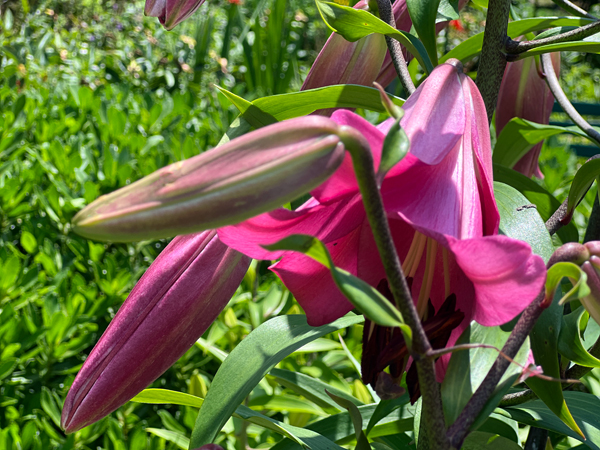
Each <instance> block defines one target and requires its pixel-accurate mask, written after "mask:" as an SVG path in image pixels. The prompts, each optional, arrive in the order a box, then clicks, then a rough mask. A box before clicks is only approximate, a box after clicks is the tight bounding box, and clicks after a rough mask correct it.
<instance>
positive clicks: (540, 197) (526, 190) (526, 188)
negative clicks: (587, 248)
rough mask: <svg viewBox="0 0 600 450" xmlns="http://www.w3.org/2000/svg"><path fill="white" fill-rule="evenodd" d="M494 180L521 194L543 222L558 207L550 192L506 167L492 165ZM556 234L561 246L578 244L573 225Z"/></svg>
mask: <svg viewBox="0 0 600 450" xmlns="http://www.w3.org/2000/svg"><path fill="white" fill-rule="evenodd" d="M494 180H495V181H499V182H501V183H504V184H508V185H509V186H511V187H513V188H515V189H516V190H517V191H519V192H520V193H521V194H523V195H524V196H525V198H527V200H529V201H530V202H531V204H533V205H535V207H536V209H537V212H538V213H539V214H540V217H541V218H542V220H543V221H544V222H546V221H547V220H548V219H549V218H550V216H552V214H554V211H556V210H557V209H558V208H559V206H560V202H559V201H558V200H557V199H556V198H555V197H554V196H553V195H552V194H551V193H550V192H548V191H547V190H546V189H544V188H543V187H541V186H540V185H539V184H537V183H536V182H535V181H533V180H532V179H531V178H528V177H526V176H525V175H523V174H522V173H519V172H517V171H515V170H513V169H509V168H508V167H505V166H501V165H499V164H494ZM557 234H558V237H560V240H561V241H562V243H563V244H565V243H567V242H579V233H578V231H577V227H576V226H575V225H574V224H573V223H568V224H567V225H565V226H564V227H562V228H561V229H560V230H558V232H557Z"/></svg>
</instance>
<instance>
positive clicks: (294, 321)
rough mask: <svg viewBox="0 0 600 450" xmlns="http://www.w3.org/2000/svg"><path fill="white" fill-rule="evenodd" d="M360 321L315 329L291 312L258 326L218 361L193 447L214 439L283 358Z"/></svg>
mask: <svg viewBox="0 0 600 450" xmlns="http://www.w3.org/2000/svg"><path fill="white" fill-rule="evenodd" d="M363 320H364V319H363V318H362V317H361V316H346V317H343V318H341V319H338V320H336V321H335V322H333V323H330V324H328V325H323V326H321V327H316V328H314V327H311V326H309V325H308V324H307V323H306V316H304V315H291V316H280V317H275V318H273V319H271V320H268V321H267V322H265V323H263V324H262V325H260V326H259V327H258V328H256V329H255V330H254V331H252V333H250V334H249V335H248V336H247V337H246V338H245V339H244V340H243V341H242V342H241V343H240V344H239V345H238V346H237V347H235V348H234V349H233V351H232V352H231V353H230V354H229V356H228V357H227V359H226V360H225V361H224V362H223V364H221V367H220V368H219V371H218V372H217V374H216V375H215V378H214V379H213V381H212V384H211V386H210V389H209V391H208V394H207V395H206V399H205V400H204V404H203V405H202V408H200V412H199V414H198V418H197V419H196V425H195V427H194V430H193V431H192V439H191V445H192V448H196V447H201V446H202V445H204V444H209V443H211V442H214V440H215V438H216V436H217V434H218V433H219V431H220V430H221V428H222V427H223V425H224V424H225V422H227V420H228V419H229V417H231V415H232V414H233V413H234V412H235V411H236V408H237V407H238V405H240V404H241V403H242V401H243V400H244V398H246V397H247V396H248V394H249V393H250V392H251V391H252V389H254V387H255V386H256V385H257V384H258V383H259V382H260V380H261V379H262V378H263V377H264V376H265V374H266V373H267V372H269V370H271V369H272V368H273V367H274V366H275V365H276V364H277V363H278V362H279V361H281V360H282V359H283V358H285V357H286V356H288V355H289V354H291V353H292V352H294V350H297V349H299V348H300V347H302V346H303V345H305V344H306V343H308V342H310V341H313V340H315V339H317V338H319V337H321V336H324V335H326V334H328V333H331V332H333V331H336V330H339V329H342V328H346V327H348V326H350V325H353V324H356V323H360V322H362V321H363ZM317 441H318V442H317ZM321 444H323V442H322V441H319V440H318V439H317V440H316V441H315V446H314V447H311V448H314V449H318V448H323V447H321ZM311 445H312V441H311Z"/></svg>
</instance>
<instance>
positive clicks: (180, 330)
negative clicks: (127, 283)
mask: <svg viewBox="0 0 600 450" xmlns="http://www.w3.org/2000/svg"><path fill="white" fill-rule="evenodd" d="M249 265H250V258H248V257H247V256H245V255H243V254H241V253H239V252H237V251H235V250H233V249H232V248H229V247H227V246H226V245H225V244H223V243H222V242H221V241H220V240H219V238H218V237H217V235H216V232H215V231H213V230H210V231H205V232H203V233H198V234H192V235H188V236H179V237H176V238H175V239H173V241H172V242H171V243H170V244H169V245H168V246H167V247H166V248H165V249H164V250H163V251H162V253H161V254H160V255H159V256H158V258H156V260H155V261H154V263H153V264H152V265H151V266H150V268H149V269H148V270H147V271H146V273H145V274H144V275H143V276H142V278H141V279H140V281H139V282H138V283H137V285H136V286H135V288H133V290H132V291H131V294H130V295H129V297H128V298H127V300H125V303H123V306H121V309H119V312H118V313H117V315H116V316H115V318H114V319H113V320H112V322H111V323H110V325H109V326H108V328H107V329H106V331H105V332H104V334H103V335H102V337H101V338H100V340H99V341H98V343H97V344H96V346H95V347H94V349H93V350H92V352H91V353H90V355H89V356H88V358H87V359H86V361H85V363H84V364H83V367H82V368H81V370H80V371H79V373H78V374H77V377H76V378H75V381H74V382H73V385H72V386H71V389H70V390H69V394H68V395H67V398H66V400H65V404H64V407H63V411H62V417H61V426H62V427H63V429H64V430H65V432H66V433H74V432H75V431H77V430H80V429H81V428H83V427H86V426H88V425H90V424H92V423H94V422H96V421H98V420H100V419H102V418H103V417H105V416H107V415H108V414H110V413H111V412H113V411H114V410H116V409H117V408H119V407H120V406H121V405H123V404H124V403H125V402H127V401H129V400H130V399H131V398H133V397H134V396H135V395H137V394H138V393H139V392H140V391H142V390H143V389H145V388H146V387H147V386H148V385H149V384H151V383H152V382H153V381H154V380H156V379H157V378H158V377H159V376H160V375H161V374H162V373H163V372H164V371H165V370H167V369H168V368H169V367H170V366H171V365H172V364H173V363H175V361H177V360H178V359H179V358H180V357H181V356H182V355H183V354H184V353H185V352H186V351H187V350H188V349H189V348H190V347H191V346H192V345H193V344H194V342H196V340H197V339H198V338H199V337H200V336H202V334H203V333H204V332H205V331H206V330H207V328H208V327H209V326H210V325H211V324H212V322H213V321H214V320H215V318H216V317H217V316H218V315H219V313H220V312H221V311H222V310H223V308H224V307H225V305H227V303H228V302H229V300H230V299H231V296H232V295H233V294H234V292H235V290H236V289H237V287H238V286H239V284H240V282H241V281H242V279H243V277H244V275H245V273H246V270H247V269H248V266H249Z"/></svg>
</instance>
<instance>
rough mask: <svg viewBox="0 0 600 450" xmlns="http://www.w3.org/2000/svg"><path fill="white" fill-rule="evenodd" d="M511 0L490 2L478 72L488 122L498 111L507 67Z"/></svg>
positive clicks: (478, 84)
mask: <svg viewBox="0 0 600 450" xmlns="http://www.w3.org/2000/svg"><path fill="white" fill-rule="evenodd" d="M509 11H510V0H490V1H489V7H488V13H487V18H486V23H485V32H484V34H483V47H482V48H481V59H480V62H479V70H478V71H477V81H476V83H477V87H478V88H479V91H480V92H481V97H482V98H483V102H484V103H485V110H486V112H487V116H488V122H491V121H492V115H493V114H494V110H495V109H496V102H497V101H498V92H500V83H501V82H502V75H503V74H504V68H505V67H506V57H505V54H504V47H505V45H506V42H507V41H508V35H507V34H506V31H507V29H508V16H509Z"/></svg>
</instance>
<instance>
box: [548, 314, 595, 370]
mask: <svg viewBox="0 0 600 450" xmlns="http://www.w3.org/2000/svg"><path fill="white" fill-rule="evenodd" d="M589 318H590V315H589V313H588V312H587V311H586V310H585V308H584V307H583V306H581V307H579V308H577V309H576V310H575V311H573V312H572V313H570V314H567V315H566V316H563V324H562V327H561V329H560V334H559V336H558V351H559V352H560V354H561V355H562V356H564V357H565V358H567V359H568V360H569V361H573V362H574V363H575V364H579V365H580V366H584V367H600V359H598V358H596V357H594V356H592V355H591V354H590V353H589V352H588V351H587V350H586V348H585V346H584V345H583V340H582V339H581V332H580V330H581V324H582V322H587V321H588V320H589Z"/></svg>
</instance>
